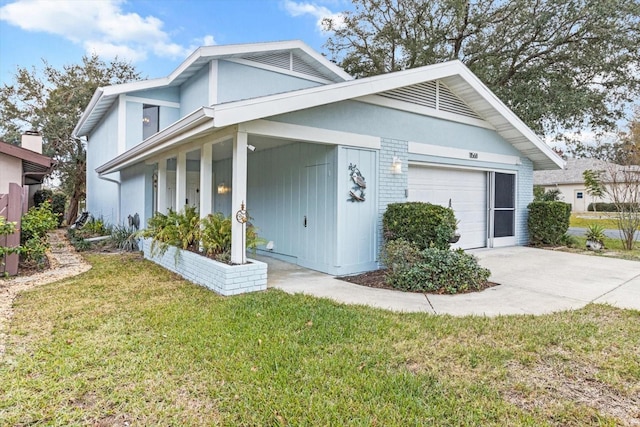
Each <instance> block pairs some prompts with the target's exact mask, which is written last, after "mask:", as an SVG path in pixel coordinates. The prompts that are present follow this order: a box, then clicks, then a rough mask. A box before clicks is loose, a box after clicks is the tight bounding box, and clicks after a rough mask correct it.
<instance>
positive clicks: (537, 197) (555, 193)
mask: <svg viewBox="0 0 640 427" xmlns="http://www.w3.org/2000/svg"><path fill="white" fill-rule="evenodd" d="M561 194H562V193H561V192H560V190H558V189H555V188H554V189H553V190H545V189H544V187H543V186H541V185H534V186H533V201H534V202H557V201H559V200H560V195H561Z"/></svg>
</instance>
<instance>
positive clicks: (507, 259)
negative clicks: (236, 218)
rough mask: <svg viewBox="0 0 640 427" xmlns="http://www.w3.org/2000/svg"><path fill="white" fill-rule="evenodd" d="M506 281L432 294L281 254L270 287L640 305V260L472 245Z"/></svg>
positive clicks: (520, 308) (428, 309) (421, 304)
mask: <svg viewBox="0 0 640 427" xmlns="http://www.w3.org/2000/svg"><path fill="white" fill-rule="evenodd" d="M471 253H473V254H474V255H476V256H477V257H478V259H479V261H480V264H481V265H482V266H484V267H486V268H489V269H490V270H491V273H492V274H491V278H490V280H491V281H494V282H496V283H499V284H500V285H499V286H495V287H492V288H489V289H486V290H484V291H482V292H475V293H469V294H460V295H431V294H418V293H408V292H401V291H394V290H388V289H376V288H369V287H366V286H359V285H355V284H352V283H348V282H344V281H342V280H337V279H335V278H334V277H333V276H330V275H327V274H323V273H319V272H317V271H313V270H308V269H305V268H302V267H299V266H297V265H293V264H289V263H286V262H283V261H279V260H276V259H273V258H269V257H264V256H259V257H256V258H257V259H259V260H260V261H263V262H266V263H267V264H268V265H269V267H268V282H267V286H268V287H270V288H277V289H281V290H283V291H285V292H288V293H291V294H295V293H303V294H307V295H313V296H316V297H321V298H330V299H332V300H334V301H337V302H341V303H346V304H362V305H368V306H371V307H377V308H383V309H387V310H393V311H402V312H425V313H431V314H450V315H455V316H464V315H485V316H497V315H507V314H536V315H538V314H545V313H551V312H555V311H562V310H571V309H578V308H581V307H583V306H585V305H586V304H588V303H591V302H594V303H604V304H611V305H613V306H616V307H619V308H626V309H634V310H640V262H637V261H627V260H621V259H615V258H606V257H599V256H589V255H579V254H571V253H566V252H558V251H552V250H543V249H534V248H529V247H522V246H515V247H508V248H498V249H481V250H475V251H471Z"/></svg>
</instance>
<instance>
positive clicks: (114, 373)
mask: <svg viewBox="0 0 640 427" xmlns="http://www.w3.org/2000/svg"><path fill="white" fill-rule="evenodd" d="M89 261H90V262H91V263H92V264H93V266H94V267H93V269H92V270H90V271H89V272H87V273H85V274H83V275H81V276H78V277H76V278H72V279H69V280H65V281H62V282H58V283H55V284H52V285H48V286H42V287H39V288H35V289H34V290H32V291H30V292H26V293H24V294H23V295H22V296H21V297H19V298H18V299H17V300H16V302H15V315H14V318H13V321H12V324H11V328H10V331H9V336H8V350H7V354H5V356H4V357H3V359H0V390H2V393H0V420H2V423H4V425H31V424H38V425H113V424H117V425H123V424H125V423H129V424H130V425H225V426H226V425H243V426H251V425H256V426H269V425H295V426H299V425H300V426H305V425H307V426H315V425H362V426H372V425H379V426H395V425H397V426H409V425H442V426H445V425H446V426H450V425H483V426H485V425H489V426H490V425H496V426H498V425H500V426H502V425H510V426H511V425H528V426H539V425H563V426H564V425H575V426H578V425H580V426H582V425H609V426H614V425H617V424H620V423H624V422H626V423H629V422H630V420H633V417H638V412H637V407H638V406H637V404H638V400H637V396H638V395H639V394H640V354H639V353H638V348H639V347H638V345H639V337H640V312H637V311H625V310H619V309H615V308H612V307H608V306H599V305H590V306H588V307H586V308H585V309H582V310H578V311H574V312H564V313H558V314H553V315H547V316H540V317H534V316H504V317H497V318H482V317H463V318H454V317H450V316H432V315H426V314H399V313H391V312H387V311H383V310H376V309H371V308H366V307H353V306H345V305H340V304H337V303H333V302H330V301H328V300H322V299H316V298H312V297H305V296H301V295H295V296H291V295H288V294H285V293H283V292H280V291H276V290H269V291H267V292H262V293H256V294H251V295H243V296H238V297H232V298H223V297H220V296H217V295H215V294H214V293H212V292H210V291H208V290H206V289H204V288H201V287H198V286H195V285H192V284H190V283H188V282H185V281H183V280H181V279H179V278H178V277H176V276H174V275H172V274H170V273H167V272H166V271H164V270H162V269H161V268H159V267H157V266H154V265H152V264H150V263H148V262H146V261H142V260H140V259H139V258H137V257H135V256H113V255H112V256H109V255H91V256H89ZM634 411H635V412H634ZM636 421H637V420H636Z"/></svg>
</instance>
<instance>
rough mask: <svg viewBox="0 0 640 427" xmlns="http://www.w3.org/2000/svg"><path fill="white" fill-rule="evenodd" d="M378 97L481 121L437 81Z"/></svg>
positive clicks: (383, 93) (399, 89) (391, 91)
mask: <svg viewBox="0 0 640 427" xmlns="http://www.w3.org/2000/svg"><path fill="white" fill-rule="evenodd" d="M379 95H380V96H383V97H385V98H389V99H395V100H397V101H403V102H410V103H412V104H417V105H422V106H424V107H428V108H433V109H435V110H440V111H446V112H448V113H453V114H459V115H461V116H466V117H471V118H474V119H478V120H482V117H480V116H479V115H478V114H477V113H476V112H475V111H473V110H472V109H471V108H469V106H468V105H467V104H465V103H464V101H463V100H461V99H460V98H458V97H457V96H456V95H455V94H454V93H453V92H451V90H450V89H449V88H448V87H447V86H446V85H445V84H444V83H442V82H441V81H439V80H434V81H430V82H424V83H418V84H415V85H411V86H406V87H401V88H398V89H393V90H389V91H386V92H382V93H380V94H379Z"/></svg>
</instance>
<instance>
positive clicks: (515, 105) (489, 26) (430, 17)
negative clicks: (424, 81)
mask: <svg viewBox="0 0 640 427" xmlns="http://www.w3.org/2000/svg"><path fill="white" fill-rule="evenodd" d="M352 2H353V4H354V10H352V11H347V12H344V14H343V15H342V16H343V18H344V19H343V20H336V19H334V20H331V19H327V20H325V21H324V24H325V26H326V27H327V29H329V30H331V31H332V32H333V34H332V35H331V36H330V38H329V39H328V41H327V43H326V47H327V49H328V50H329V52H330V53H331V55H332V56H333V58H332V59H334V60H335V61H336V62H338V63H339V64H340V65H342V66H343V67H344V68H345V69H346V70H347V71H348V72H350V73H351V74H353V75H355V76H371V75H376V74H383V73H387V72H390V71H397V70H403V69H407V68H414V67H419V66H422V65H428V64H434V63H438V62H442V61H447V60H452V59H459V60H461V61H462V62H464V63H465V64H466V65H467V66H468V67H469V68H470V69H471V70H472V71H473V72H474V73H475V74H476V75H477V76H478V77H479V78H480V79H481V80H482V81H483V82H484V83H485V84H486V85H487V86H488V87H489V88H490V89H491V90H492V91H494V92H495V93H496V95H498V97H499V98H500V99H502V100H503V101H504V102H505V103H506V104H507V105H508V106H509V107H510V108H511V109H512V110H514V111H515V113H516V114H518V116H520V117H521V118H522V119H523V120H524V121H525V123H527V124H528V125H529V126H530V127H531V128H533V129H534V130H535V131H536V132H538V133H539V134H541V135H547V136H556V135H558V134H559V133H561V132H563V131H565V130H568V129H575V128H583V129H584V128H585V127H587V128H591V129H594V130H596V131H599V132H602V131H604V130H611V129H614V128H615V124H616V121H618V120H619V119H621V118H622V117H623V116H624V115H625V113H626V112H628V105H629V103H632V102H634V101H636V102H637V100H638V95H639V94H640V2H638V1H637V0H509V1H504V0H474V1H467V0H352Z"/></svg>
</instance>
